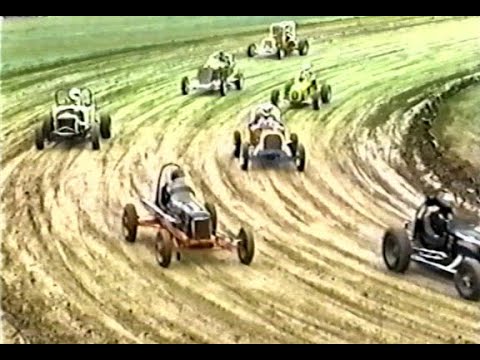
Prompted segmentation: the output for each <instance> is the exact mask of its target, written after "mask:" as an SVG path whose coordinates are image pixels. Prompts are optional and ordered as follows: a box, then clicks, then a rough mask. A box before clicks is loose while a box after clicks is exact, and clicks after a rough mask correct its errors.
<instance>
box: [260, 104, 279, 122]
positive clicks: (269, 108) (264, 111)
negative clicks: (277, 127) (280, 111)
mask: <svg viewBox="0 0 480 360" xmlns="http://www.w3.org/2000/svg"><path fill="white" fill-rule="evenodd" d="M273 109H274V106H273V105H272V104H268V103H267V104H264V105H262V106H260V108H259V109H258V115H260V116H261V117H263V118H265V119H267V118H272V119H273V118H274V117H275V116H274V114H273Z"/></svg>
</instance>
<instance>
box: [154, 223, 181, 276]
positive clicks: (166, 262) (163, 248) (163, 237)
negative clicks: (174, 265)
mask: <svg viewBox="0 0 480 360" xmlns="http://www.w3.org/2000/svg"><path fill="white" fill-rule="evenodd" d="M172 252H173V242H172V236H171V235H170V233H169V232H168V231H167V230H165V229H161V230H160V231H159V232H158V233H157V239H156V242H155V258H156V259H157V263H158V265H160V266H161V267H164V268H168V267H169V266H170V262H171V261H172ZM177 254H178V253H177ZM177 256H178V255H177Z"/></svg>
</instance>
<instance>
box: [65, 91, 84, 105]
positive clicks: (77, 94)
mask: <svg viewBox="0 0 480 360" xmlns="http://www.w3.org/2000/svg"><path fill="white" fill-rule="evenodd" d="M68 97H69V98H70V100H71V101H72V102H73V103H74V104H75V105H80V104H81V103H82V90H80V89H79V88H76V87H74V88H71V89H70V90H69V92H68Z"/></svg>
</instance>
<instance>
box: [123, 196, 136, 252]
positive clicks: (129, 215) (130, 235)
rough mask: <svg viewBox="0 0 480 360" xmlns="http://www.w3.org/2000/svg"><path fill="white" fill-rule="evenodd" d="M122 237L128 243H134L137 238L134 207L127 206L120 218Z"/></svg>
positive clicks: (131, 205)
mask: <svg viewBox="0 0 480 360" xmlns="http://www.w3.org/2000/svg"><path fill="white" fill-rule="evenodd" d="M122 225H123V235H124V237H125V240H126V241H128V242H131V243H133V242H135V240H136V238H137V228H138V215H137V210H136V209H135V205H133V204H127V205H125V208H124V209H123V216H122Z"/></svg>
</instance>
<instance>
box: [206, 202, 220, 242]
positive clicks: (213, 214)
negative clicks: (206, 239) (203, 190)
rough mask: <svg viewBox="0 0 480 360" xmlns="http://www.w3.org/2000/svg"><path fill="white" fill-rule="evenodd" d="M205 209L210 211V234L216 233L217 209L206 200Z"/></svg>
mask: <svg viewBox="0 0 480 360" xmlns="http://www.w3.org/2000/svg"><path fill="white" fill-rule="evenodd" d="M205 209H206V210H207V211H208V212H209V213H210V221H211V222H212V235H217V224H218V220H217V210H216V209H215V205H213V204H212V203H209V202H206V203H205Z"/></svg>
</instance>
